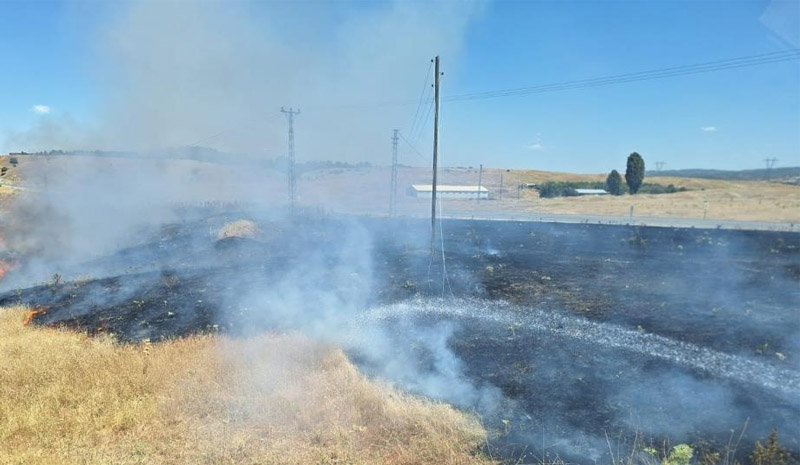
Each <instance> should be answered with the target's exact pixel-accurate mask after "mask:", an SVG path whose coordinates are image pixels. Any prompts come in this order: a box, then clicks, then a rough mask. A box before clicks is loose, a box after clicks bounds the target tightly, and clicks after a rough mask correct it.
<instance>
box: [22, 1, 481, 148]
mask: <svg viewBox="0 0 800 465" xmlns="http://www.w3.org/2000/svg"><path fill="white" fill-rule="evenodd" d="M481 10H482V3H481V2H480V1H470V2H464V1H443V2H403V1H393V2H380V3H373V4H359V5H358V8H355V7H353V6H352V5H346V4H339V3H324V2H320V3H315V4H314V5H313V8H309V5H308V4H306V3H301V2H205V1H203V2H200V1H197V2H181V1H166V2H149V1H130V2H123V3H119V4H117V5H115V7H114V8H112V11H113V14H110V15H108V17H109V19H108V20H107V22H105V23H104V24H103V25H102V26H101V27H99V28H98V29H97V31H96V33H95V34H94V36H93V38H94V41H93V42H94V43H96V44H97V45H95V46H93V47H92V50H93V52H94V55H95V60H94V62H92V64H91V66H90V69H89V71H88V73H87V74H88V75H89V76H92V79H93V80H94V82H96V86H95V89H96V90H97V92H98V93H99V99H98V100H99V102H101V103H100V104H99V108H96V111H97V115H95V116H96V118H94V119H96V120H98V121H99V123H98V124H97V127H92V128H90V127H82V128H81V127H78V125H77V123H75V122H74V121H66V120H65V121H59V119H57V118H49V119H47V120H46V123H40V124H39V125H38V126H37V127H34V128H32V129H31V130H30V131H27V132H24V133H17V134H13V135H11V137H10V141H9V145H10V146H11V145H13V147H11V149H13V150H31V149H37V148H40V147H41V148H65V149H104V150H123V151H136V152H153V151H159V150H163V149H165V148H168V147H176V146H186V145H192V144H199V145H208V146H213V147H216V148H218V149H221V150H223V151H227V152H233V153H247V154H257V155H260V156H269V157H274V156H278V155H284V154H285V145H286V142H285V141H286V125H285V122H284V120H283V116H282V115H281V114H280V113H279V109H280V107H281V106H287V107H288V106H292V107H294V108H299V109H301V111H302V113H301V115H300V116H299V117H298V119H297V127H298V132H297V146H298V156H299V157H300V158H301V159H302V158H307V159H328V160H331V159H333V160H340V161H374V158H373V157H374V150H375V147H377V146H384V145H385V142H386V139H387V134H388V133H389V131H390V130H391V129H392V128H395V127H402V126H404V125H407V124H409V122H410V121H409V120H410V119H411V116H412V113H413V110H414V106H413V105H414V104H416V102H411V103H412V104H411V105H409V106H383V107H374V106H368V107H360V106H359V105H361V104H365V103H366V104H374V103H381V102H387V101H390V102H397V101H401V102H403V101H406V100H408V99H411V100H414V99H416V98H417V97H418V95H419V90H420V87H421V86H422V84H423V80H424V78H425V71H426V70H427V68H428V66H429V62H428V60H429V59H430V58H432V57H433V56H434V55H437V54H441V55H443V56H445V57H447V58H446V59H447V60H448V66H449V67H450V69H454V70H455V69H456V68H457V66H458V61H459V57H460V52H461V48H462V45H463V43H464V40H465V35H466V31H467V28H468V27H469V25H470V24H471V23H472V22H474V21H475V20H476V19H477V18H479V17H480V13H481ZM64 111H65V112H67V113H68V112H69V109H64Z"/></svg>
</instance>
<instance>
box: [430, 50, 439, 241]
mask: <svg viewBox="0 0 800 465" xmlns="http://www.w3.org/2000/svg"><path fill="white" fill-rule="evenodd" d="M440 76H441V73H440V72H439V56H438V55H437V56H436V58H434V71H433V104H434V110H433V183H432V185H431V256H433V252H434V250H435V247H436V171H437V165H438V163H439V81H440V79H439V78H440Z"/></svg>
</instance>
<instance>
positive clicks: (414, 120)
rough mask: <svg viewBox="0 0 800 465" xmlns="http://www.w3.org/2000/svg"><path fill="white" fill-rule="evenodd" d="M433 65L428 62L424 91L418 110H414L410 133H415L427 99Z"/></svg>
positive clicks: (420, 97) (420, 96)
mask: <svg viewBox="0 0 800 465" xmlns="http://www.w3.org/2000/svg"><path fill="white" fill-rule="evenodd" d="M431 66H433V63H430V64H428V70H427V71H425V82H424V83H423V84H422V91H421V92H420V93H419V102H418V103H417V110H416V111H415V112H414V119H413V120H412V121H411V129H410V130H409V131H408V133H409V134H414V130H415V129H416V126H417V116H418V115H419V110H420V108H422V101H423V100H424V99H425V94H426V93H427V91H428V90H429V89H430V88H429V87H428V79H430V77H431Z"/></svg>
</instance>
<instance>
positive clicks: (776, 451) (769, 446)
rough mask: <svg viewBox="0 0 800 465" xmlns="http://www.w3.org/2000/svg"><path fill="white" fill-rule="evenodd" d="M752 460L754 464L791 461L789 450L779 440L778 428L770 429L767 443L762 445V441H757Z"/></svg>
mask: <svg viewBox="0 0 800 465" xmlns="http://www.w3.org/2000/svg"><path fill="white" fill-rule="evenodd" d="M750 460H751V462H752V464H753V465H787V464H788V463H789V450H788V449H786V448H785V447H783V446H781V445H780V443H779V442H778V431H777V430H775V429H773V430H772V431H770V433H769V437H768V438H767V442H766V444H765V445H761V441H756V445H755V447H754V448H753V455H751V456H750Z"/></svg>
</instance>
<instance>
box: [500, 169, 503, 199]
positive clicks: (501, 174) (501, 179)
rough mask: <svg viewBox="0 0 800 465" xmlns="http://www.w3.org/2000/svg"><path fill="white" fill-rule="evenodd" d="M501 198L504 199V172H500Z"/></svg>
mask: <svg viewBox="0 0 800 465" xmlns="http://www.w3.org/2000/svg"><path fill="white" fill-rule="evenodd" d="M500 200H503V173H500Z"/></svg>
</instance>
